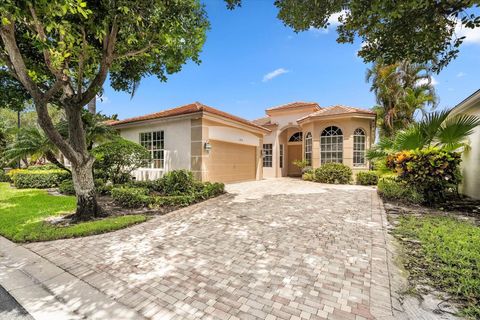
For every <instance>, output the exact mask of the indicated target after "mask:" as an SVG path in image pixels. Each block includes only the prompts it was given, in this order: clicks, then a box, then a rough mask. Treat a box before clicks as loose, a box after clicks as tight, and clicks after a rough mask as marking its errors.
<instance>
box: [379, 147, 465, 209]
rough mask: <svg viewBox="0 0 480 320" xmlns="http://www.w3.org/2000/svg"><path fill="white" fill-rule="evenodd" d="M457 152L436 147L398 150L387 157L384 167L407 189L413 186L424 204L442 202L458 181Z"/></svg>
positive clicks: (455, 188)
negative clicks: (403, 183) (395, 174)
mask: <svg viewBox="0 0 480 320" xmlns="http://www.w3.org/2000/svg"><path fill="white" fill-rule="evenodd" d="M461 161H462V160H461V155H460V154H459V153H458V152H449V151H445V150H441V149H437V148H428V149H417V150H411V151H401V152H397V153H395V154H392V155H389V156H388V157H387V166H388V167H389V168H391V169H393V170H395V171H396V172H397V174H398V178H399V179H400V180H401V181H404V182H405V183H406V184H407V185H408V186H410V188H416V190H417V191H418V192H420V193H421V194H422V195H423V197H424V199H425V202H426V203H427V204H434V203H438V202H444V201H445V200H446V196H447V194H448V193H449V192H452V191H456V190H457V187H458V184H459V183H460V181H461V175H460V170H459V165H460V162H461Z"/></svg>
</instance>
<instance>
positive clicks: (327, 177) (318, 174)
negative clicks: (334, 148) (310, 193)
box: [315, 162, 352, 184]
mask: <svg viewBox="0 0 480 320" xmlns="http://www.w3.org/2000/svg"><path fill="white" fill-rule="evenodd" d="M351 180H352V169H350V168H349V167H347V166H346V165H344V164H342V163H333V162H331V163H325V164H323V165H322V166H321V167H320V168H317V169H315V181H316V182H322V183H340V184H347V183H349V182H350V181H351Z"/></svg>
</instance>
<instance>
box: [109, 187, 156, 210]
mask: <svg viewBox="0 0 480 320" xmlns="http://www.w3.org/2000/svg"><path fill="white" fill-rule="evenodd" d="M111 194H112V198H113V200H114V201H115V203H117V204H119V205H121V206H122V207H125V208H138V207H143V206H147V205H149V204H150V203H152V197H150V196H149V195H148V189H146V188H132V187H117V188H112V191H111Z"/></svg>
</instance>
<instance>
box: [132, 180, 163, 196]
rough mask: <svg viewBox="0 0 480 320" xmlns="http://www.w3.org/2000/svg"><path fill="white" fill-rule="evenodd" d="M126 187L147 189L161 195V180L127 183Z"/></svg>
mask: <svg viewBox="0 0 480 320" xmlns="http://www.w3.org/2000/svg"><path fill="white" fill-rule="evenodd" d="M127 185H128V186H132V187H138V188H147V189H148V190H150V191H151V192H158V193H163V179H162V178H160V179H156V180H144V181H130V182H129V183H127Z"/></svg>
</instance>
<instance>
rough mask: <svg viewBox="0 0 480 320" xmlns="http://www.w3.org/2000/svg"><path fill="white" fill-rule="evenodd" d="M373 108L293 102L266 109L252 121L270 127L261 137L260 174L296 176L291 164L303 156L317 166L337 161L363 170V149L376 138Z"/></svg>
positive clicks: (353, 168) (364, 159)
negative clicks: (371, 109)
mask: <svg viewBox="0 0 480 320" xmlns="http://www.w3.org/2000/svg"><path fill="white" fill-rule="evenodd" d="M375 119H376V115H375V113H374V112H373V111H370V110H365V109H359V108H353V107H347V106H341V105H336V106H330V107H320V106H319V105H318V104H317V103H315V102H293V103H289V104H285V105H281V106H277V107H273V108H269V109H267V110H266V116H265V117H264V118H261V119H257V120H254V123H256V124H258V125H261V126H263V127H265V128H268V129H270V132H267V133H266V134H265V136H264V138H263V150H264V157H263V176H264V177H285V176H299V175H300V174H301V171H300V169H299V168H298V167H296V166H295V165H294V164H293V161H295V160H302V159H305V160H306V161H307V162H308V165H309V166H311V167H313V168H317V167H320V166H321V165H322V164H324V163H327V162H340V163H343V164H345V165H347V166H349V167H350V168H352V170H353V172H354V174H355V173H356V172H358V171H361V170H366V169H368V167H369V163H368V161H367V160H366V158H365V151H366V150H367V149H368V148H370V146H371V145H372V143H373V142H374V140H375Z"/></svg>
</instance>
